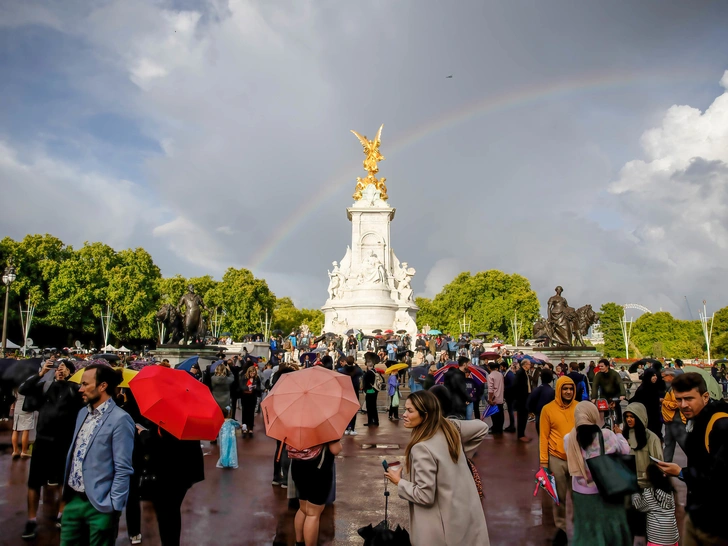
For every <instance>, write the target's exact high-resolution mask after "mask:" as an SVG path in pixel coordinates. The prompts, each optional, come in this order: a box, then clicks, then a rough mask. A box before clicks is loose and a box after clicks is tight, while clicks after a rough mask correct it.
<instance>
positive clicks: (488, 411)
mask: <svg viewBox="0 0 728 546" xmlns="http://www.w3.org/2000/svg"><path fill="white" fill-rule="evenodd" d="M499 411H500V409H499V408H498V406H497V405H496V404H493V405H492V406H491V405H488V404H486V405H485V410H484V411H483V417H482V418H481V419H485V418H486V417H490V416H491V415H494V414H496V413H498V412H499Z"/></svg>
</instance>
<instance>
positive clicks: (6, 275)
mask: <svg viewBox="0 0 728 546" xmlns="http://www.w3.org/2000/svg"><path fill="white" fill-rule="evenodd" d="M16 278H17V274H16V273H15V267H14V266H13V262H12V261H10V262H9V263H8V266H7V267H6V268H5V271H3V284H4V285H5V312H4V313H3V339H2V355H3V357H4V356H5V347H6V345H7V341H8V337H7V333H8V303H9V301H10V285H11V284H13V282H15V279H16Z"/></svg>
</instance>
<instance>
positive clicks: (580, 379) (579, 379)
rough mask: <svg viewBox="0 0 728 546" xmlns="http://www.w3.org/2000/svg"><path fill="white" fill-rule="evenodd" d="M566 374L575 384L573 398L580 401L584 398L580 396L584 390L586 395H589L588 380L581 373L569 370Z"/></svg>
mask: <svg viewBox="0 0 728 546" xmlns="http://www.w3.org/2000/svg"><path fill="white" fill-rule="evenodd" d="M566 376H567V377H568V378H569V379H571V380H572V381H573V382H574V385H576V394H575V395H574V396H575V398H574V400H576V401H577V402H581V401H582V400H584V398H582V394H583V393H584V390H586V395H587V397H588V396H589V381H587V378H586V376H585V375H584V374H583V373H580V372H569V373H567V374H566Z"/></svg>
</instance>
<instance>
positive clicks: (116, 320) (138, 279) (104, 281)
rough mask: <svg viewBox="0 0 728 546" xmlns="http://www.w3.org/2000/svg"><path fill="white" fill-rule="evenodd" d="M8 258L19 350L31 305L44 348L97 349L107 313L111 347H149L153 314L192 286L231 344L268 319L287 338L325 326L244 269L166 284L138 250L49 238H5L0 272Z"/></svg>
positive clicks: (314, 313)
mask: <svg viewBox="0 0 728 546" xmlns="http://www.w3.org/2000/svg"><path fill="white" fill-rule="evenodd" d="M11 258H12V260H13V263H14V266H15V268H16V270H17V272H18V276H17V280H16V281H15V282H14V283H13V284H11V285H10V308H9V313H8V319H9V321H8V322H9V335H8V337H9V338H10V339H15V340H17V341H16V342H17V343H22V333H21V327H20V317H19V313H20V309H19V306H18V303H22V305H23V307H24V308H25V306H26V304H27V302H28V300H30V302H31V303H33V304H34V305H35V306H36V311H35V317H34V319H33V328H32V330H31V337H35V338H36V339H37V340H38V341H39V342H41V343H43V344H44V345H47V344H59V345H70V344H71V343H72V342H73V341H74V340H76V339H80V340H82V341H83V340H86V341H89V342H90V341H94V342H95V343H96V346H98V341H99V340H100V339H101V323H100V315H101V314H102V313H105V312H106V309H107V306H108V307H109V308H110V310H111V312H112V313H113V315H114V317H113V322H112V326H111V334H110V338H111V339H110V341H112V340H113V342H114V343H122V342H124V343H134V342H137V343H139V344H141V343H153V342H154V341H155V340H156V338H157V329H156V325H155V315H156V312H157V310H158V309H159V308H160V307H161V306H162V305H163V304H165V303H171V304H173V305H177V303H178V302H179V299H180V297H181V296H182V294H184V292H185V291H186V289H187V286H188V285H190V284H192V285H193V286H194V287H195V291H196V292H197V293H198V294H200V296H201V297H202V299H203V300H204V302H205V305H206V307H207V308H208V309H210V311H211V313H212V312H214V310H217V311H218V314H219V315H222V323H221V331H223V332H230V333H231V334H232V337H233V339H236V340H240V339H241V338H242V336H243V335H245V334H248V333H253V332H260V331H261V318H264V317H265V312H266V311H268V317H269V318H272V328H273V329H275V328H280V329H281V330H287V331H290V329H293V328H297V327H298V326H300V325H301V324H302V323H304V322H305V323H307V324H308V325H309V327H310V328H311V330H312V331H314V332H317V331H320V329H321V328H322V326H323V322H324V317H323V312H321V311H320V310H318V309H297V308H296V307H295V305H294V304H293V301H292V300H291V299H290V298H287V297H284V298H277V297H276V296H275V294H274V293H273V292H272V291H271V290H270V288H269V287H268V284H267V283H266V281H265V280H263V279H258V278H256V277H255V276H254V275H253V274H252V273H251V272H250V271H249V270H247V269H235V268H232V267H231V268H228V269H227V271H225V273H224V274H223V276H222V279H221V280H215V279H213V278H212V277H211V276H210V275H205V276H202V277H193V278H185V277H183V276H181V275H175V276H173V277H166V278H165V277H162V274H161V271H160V269H159V267H157V265H156V264H155V263H154V260H153V259H152V257H151V255H150V254H149V253H148V252H147V251H146V250H144V249H143V248H136V249H125V250H119V251H117V250H115V249H113V248H112V247H110V246H109V245H106V244H104V243H100V242H94V243H89V242H86V243H84V244H83V246H82V247H81V248H79V249H74V248H73V247H72V246H70V245H66V244H65V243H64V242H63V241H61V240H60V239H58V238H57V237H54V236H52V235H49V234H45V235H39V234H36V235H27V236H26V237H24V238H23V239H22V240H21V241H15V240H13V239H11V238H9V237H5V238H4V239H2V241H0V269H2V268H4V267H5V265H6V264H7V263H8V260H9V259H11ZM0 309H2V308H0ZM207 318H208V320H209V318H210V317H207ZM36 332H37V334H36ZM45 337H50V338H52V340H46V339H45Z"/></svg>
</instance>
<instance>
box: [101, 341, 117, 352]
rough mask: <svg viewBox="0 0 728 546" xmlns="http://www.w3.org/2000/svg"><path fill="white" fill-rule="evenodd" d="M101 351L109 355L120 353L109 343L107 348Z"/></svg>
mask: <svg viewBox="0 0 728 546" xmlns="http://www.w3.org/2000/svg"><path fill="white" fill-rule="evenodd" d="M101 350H102V351H104V352H107V353H110V352H114V351H118V349H117V348H116V347H114V346H113V345H112V344H111V343H109V344H108V345H107V346H106V347H103V348H102V349H101Z"/></svg>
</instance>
